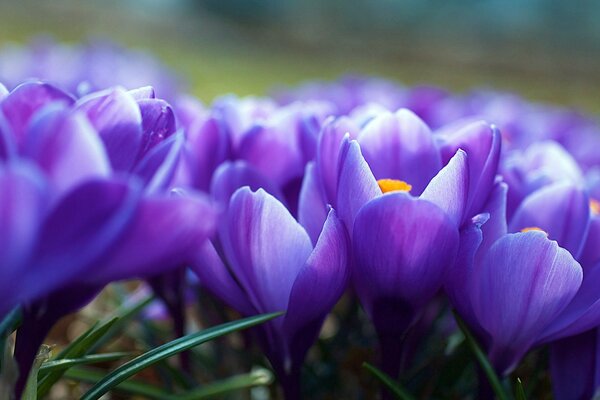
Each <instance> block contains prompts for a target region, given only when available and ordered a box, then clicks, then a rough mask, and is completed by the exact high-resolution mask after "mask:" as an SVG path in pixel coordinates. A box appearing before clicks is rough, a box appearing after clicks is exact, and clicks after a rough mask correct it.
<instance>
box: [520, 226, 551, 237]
mask: <svg viewBox="0 0 600 400" xmlns="http://www.w3.org/2000/svg"><path fill="white" fill-rule="evenodd" d="M531 231H538V232H544V233H545V234H546V236H548V232H546V231H545V230H543V229H541V228H538V227H537V226H528V227H527V228H523V229H521V232H531Z"/></svg>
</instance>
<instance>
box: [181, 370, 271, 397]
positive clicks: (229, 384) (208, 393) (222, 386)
mask: <svg viewBox="0 0 600 400" xmlns="http://www.w3.org/2000/svg"><path fill="white" fill-rule="evenodd" d="M271 383H273V374H272V373H271V371H269V370H268V369H265V368H259V369H256V370H255V371H252V372H250V373H248V374H242V375H236V376H232V377H230V378H226V379H223V380H221V381H218V382H214V383H211V384H208V385H204V386H202V387H201V388H199V389H196V390H192V391H189V392H187V393H183V394H180V395H174V396H172V397H171V399H172V400H200V399H208V398H213V397H217V396H219V398H222V397H221V396H223V395H225V394H226V393H229V392H233V391H236V390H241V389H250V388H253V387H256V386H267V385H270V384H271Z"/></svg>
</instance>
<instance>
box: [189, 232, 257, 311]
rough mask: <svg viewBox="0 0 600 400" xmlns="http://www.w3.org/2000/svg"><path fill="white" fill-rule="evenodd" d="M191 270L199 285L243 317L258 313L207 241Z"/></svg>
mask: <svg viewBox="0 0 600 400" xmlns="http://www.w3.org/2000/svg"><path fill="white" fill-rule="evenodd" d="M191 267H192V270H193V271H194V272H195V273H196V275H198V278H199V279H200V283H201V284H202V285H203V287H205V288H206V289H207V290H209V291H210V292H211V293H213V294H214V295H216V296H217V297H218V298H220V299H221V300H223V301H224V302H225V303H227V305H229V306H230V307H232V308H233V309H235V310H238V311H239V312H241V313H242V314H244V315H252V314H256V313H258V312H257V311H256V310H255V309H254V308H253V307H252V306H251V305H250V301H249V300H248V296H247V295H246V294H245V293H244V292H243V291H242V289H240V286H239V285H238V284H237V282H236V281H235V279H234V278H233V277H232V276H231V273H230V272H229V270H228V269H227V267H226V266H225V264H223V261H222V260H221V258H220V257H219V255H218V254H217V251H216V250H215V247H214V246H213V244H212V243H211V242H210V240H207V241H206V242H205V243H204V244H203V245H202V246H201V247H200V249H199V251H198V254H197V255H196V257H195V262H194V263H192V264H191Z"/></svg>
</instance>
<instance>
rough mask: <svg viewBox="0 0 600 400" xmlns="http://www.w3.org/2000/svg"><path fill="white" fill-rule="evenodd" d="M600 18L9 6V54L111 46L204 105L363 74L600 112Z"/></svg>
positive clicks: (525, 1) (237, 2)
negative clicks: (154, 61) (155, 65)
mask: <svg viewBox="0 0 600 400" xmlns="http://www.w3.org/2000/svg"><path fill="white" fill-rule="evenodd" d="M599 18H600V2H598V1H593V0H578V1H577V2H569V1H545V0H487V1H485V0H483V1H477V0H445V1H442V0H353V1H348V0H197V1H194V0H105V1H102V2H100V1H92V0H79V1H77V0H53V1H51V2H50V1H33V0H19V1H17V0H15V1H12V0H2V1H1V2H0V47H6V46H9V45H11V44H14V43H24V42H28V41H30V40H31V38H32V37H35V36H38V35H50V36H51V37H53V38H54V39H56V40H60V41H68V42H78V41H81V40H84V39H86V38H90V37H94V38H109V39H111V40H115V41H117V42H118V43H122V44H124V45H127V46H130V47H133V48H136V49H141V50H144V51H148V52H152V53H154V54H156V55H158V56H159V57H160V58H161V59H162V60H163V62H165V63H166V64H167V65H168V66H170V67H171V68H173V69H175V70H176V71H177V72H178V73H179V74H181V76H182V77H183V78H184V82H186V83H187V85H188V88H189V90H190V91H191V92H192V93H193V94H195V95H197V96H199V97H200V98H201V99H203V100H205V101H210V100H211V99H212V98H214V97H215V96H216V95H218V94H222V93H225V92H234V93H237V94H241V95H246V94H266V93H268V91H269V90H270V89H271V88H273V87H274V86H276V85H294V84H297V83H299V82H302V81H306V80H309V79H317V78H318V79H333V78H336V77H339V76H341V75H343V74H348V73H362V74H368V75H381V76H384V77H389V78H392V79H395V80H399V81H402V82H404V83H407V84H416V83H431V84H436V85H440V86H443V87H445V88H448V89H452V90H457V91H461V90H465V89H468V88H471V87H475V86H486V87H493V88H497V89H501V90H512V91H518V92H520V93H521V94H523V95H524V96H526V97H528V98H532V99H536V100H542V101H549V102H554V103H559V104H566V105H569V106H573V107H578V108H583V109H585V110H588V111H594V112H596V111H600V96H598V95H597V90H596V89H597V88H599V87H600V72H599V71H600V24H597V23H596V21H597V20H598V19H599Z"/></svg>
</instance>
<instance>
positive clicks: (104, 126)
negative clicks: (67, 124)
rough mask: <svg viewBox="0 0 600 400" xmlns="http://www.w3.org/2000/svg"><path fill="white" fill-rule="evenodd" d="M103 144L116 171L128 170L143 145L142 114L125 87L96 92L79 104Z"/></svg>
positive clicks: (78, 107) (81, 100)
mask: <svg viewBox="0 0 600 400" xmlns="http://www.w3.org/2000/svg"><path fill="white" fill-rule="evenodd" d="M77 109H79V110H82V111H84V112H85V113H86V115H87V116H88V118H89V120H90V122H91V123H92V125H93V126H94V128H96V130H97V131H98V133H99V135H100V138H102V141H103V142H104V145H105V147H106V152H107V153H108V156H109V158H110V161H111V164H112V166H113V168H114V169H116V170H119V171H128V170H129V169H130V168H131V167H132V166H133V163H134V162H135V160H136V158H137V157H138V154H139V152H140V148H141V145H142V135H143V132H142V115H141V113H140V109H139V107H138V105H137V103H136V101H135V100H134V98H133V96H131V95H130V94H129V93H127V92H126V91H125V90H124V89H122V88H115V89H109V90H106V91H102V92H97V93H93V94H91V95H88V96H86V97H83V98H81V99H80V100H79V101H78V102H77Z"/></svg>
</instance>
